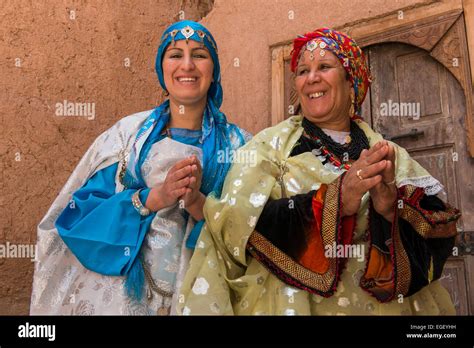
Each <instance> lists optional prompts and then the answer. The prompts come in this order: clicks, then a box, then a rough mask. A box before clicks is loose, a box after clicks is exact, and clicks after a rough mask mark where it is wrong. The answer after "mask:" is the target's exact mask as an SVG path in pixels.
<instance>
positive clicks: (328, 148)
mask: <svg viewBox="0 0 474 348" xmlns="http://www.w3.org/2000/svg"><path fill="white" fill-rule="evenodd" d="M302 126H303V129H304V131H305V134H306V135H307V136H309V138H310V139H311V140H313V141H314V142H315V143H316V145H317V146H318V148H317V149H316V154H317V155H319V156H323V157H325V158H326V160H327V161H329V162H330V163H332V164H333V165H334V166H335V167H337V168H338V169H345V170H349V169H350V167H351V164H349V163H344V162H348V160H351V161H355V160H357V159H359V156H360V153H361V152H362V150H363V149H369V140H368V139H367V136H366V135H365V133H364V132H363V131H362V129H360V128H359V126H358V125H357V124H356V123H355V122H354V121H352V120H351V123H350V140H349V143H346V144H344V145H341V144H338V143H336V142H335V141H334V140H332V138H331V137H330V136H329V135H327V134H326V133H324V131H323V130H322V129H321V128H319V127H318V126H316V125H315V124H313V123H312V122H310V121H309V120H308V119H306V118H303V122H302ZM341 158H343V159H344V158H347V160H345V161H344V162H343V161H341Z"/></svg>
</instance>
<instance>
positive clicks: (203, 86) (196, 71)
mask: <svg viewBox="0 0 474 348" xmlns="http://www.w3.org/2000/svg"><path fill="white" fill-rule="evenodd" d="M162 67H163V78H164V81H165V85H166V90H167V91H168V93H169V95H170V99H172V100H173V101H174V102H175V103H176V104H179V105H190V104H194V103H198V102H202V100H203V99H205V98H206V97H207V92H208V90H209V87H210V85H211V83H212V75H213V70H214V63H213V61H212V57H211V54H210V53H209V51H208V50H207V48H205V47H201V44H200V43H198V42H196V41H194V40H189V41H188V43H186V41H185V40H179V41H176V44H175V45H172V44H171V45H169V46H168V48H167V49H166V52H165V54H164V56H163V61H162Z"/></svg>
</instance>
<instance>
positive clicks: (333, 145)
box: [178, 28, 460, 315]
mask: <svg viewBox="0 0 474 348" xmlns="http://www.w3.org/2000/svg"><path fill="white" fill-rule="evenodd" d="M292 54H293V56H292V62H291V68H292V71H293V72H295V77H294V79H295V86H296V91H297V93H298V97H299V101H300V105H301V116H295V117H291V118H289V119H288V120H286V121H284V122H282V123H280V124H278V125H277V126H275V127H272V128H269V129H266V130H264V131H262V132H260V133H259V134H258V135H257V136H255V137H254V139H253V140H252V141H251V142H249V143H248V144H246V145H245V146H244V147H242V148H241V149H240V150H239V152H244V151H255V152H256V153H257V156H256V158H257V160H256V163H253V164H252V165H250V164H249V163H247V164H245V163H244V164H235V165H234V166H233V167H232V168H231V170H230V172H229V174H228V176H227V178H226V181H225V184H224V189H223V192H222V196H221V199H219V200H218V199H216V198H210V199H208V200H207V202H206V205H205V209H204V215H205V219H206V224H205V226H204V228H203V231H202V233H201V236H200V239H199V240H198V244H197V249H196V251H195V253H194V255H193V257H192V259H191V263H190V268H189V271H188V273H187V275H186V277H185V280H184V283H183V286H182V288H181V293H182V294H181V301H180V304H179V308H178V312H179V313H182V314H213V313H215V314H289V315H291V314H314V315H344V314H368V315H371V314H373V315H382V314H406V315H419V314H454V313H455V312H454V307H453V305H452V303H451V301H450V298H449V294H448V293H447V291H446V290H445V289H444V288H443V287H442V286H441V285H440V283H439V282H438V281H437V279H438V278H439V277H440V275H441V272H442V270H443V265H444V263H445V261H446V259H447V257H448V256H449V255H450V252H451V250H452V247H453V243H454V238H455V235H456V233H457V231H456V220H457V219H458V218H459V216H460V214H459V212H458V211H457V210H456V209H454V208H452V207H450V206H449V205H448V204H446V203H444V202H442V201H441V200H440V199H439V198H437V197H436V194H437V193H439V192H440V191H441V190H442V186H441V184H440V183H439V182H438V181H437V180H436V179H435V178H433V177H432V176H430V174H429V173H428V172H427V171H426V170H425V169H423V168H422V167H421V166H420V165H419V164H418V163H417V162H415V161H414V160H413V159H411V158H410V156H409V155H408V153H407V151H405V150H404V149H403V148H401V147H399V146H397V145H396V144H394V143H391V142H389V141H385V140H383V139H382V136H381V135H380V134H377V133H375V132H374V131H373V130H372V129H371V128H370V127H369V126H368V125H367V124H366V123H365V122H363V121H362V120H361V119H360V115H361V105H362V102H363V100H364V98H365V95H366V93H367V89H368V87H369V84H370V76H369V71H368V67H367V64H366V61H365V57H364V55H363V53H362V51H361V49H360V48H359V47H358V46H357V45H356V43H355V42H354V41H353V40H352V39H351V38H349V37H347V36H346V35H344V34H343V33H340V32H337V31H334V30H331V29H327V28H322V29H318V30H316V31H314V32H311V33H308V34H306V35H304V36H300V37H298V38H297V39H296V40H295V41H294V49H293V53H292Z"/></svg>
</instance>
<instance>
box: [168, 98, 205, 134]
mask: <svg viewBox="0 0 474 348" xmlns="http://www.w3.org/2000/svg"><path fill="white" fill-rule="evenodd" d="M206 102H207V100H206V98H203V100H202V101H199V102H197V103H194V104H191V105H183V104H179V103H177V102H176V101H174V100H172V99H171V98H170V112H171V115H170V121H169V128H185V129H192V130H199V129H201V128H202V116H203V114H204V108H205V107H206Z"/></svg>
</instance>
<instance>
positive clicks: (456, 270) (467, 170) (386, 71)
mask: <svg viewBox="0 0 474 348" xmlns="http://www.w3.org/2000/svg"><path fill="white" fill-rule="evenodd" d="M365 52H366V54H367V57H368V59H369V64H370V68H371V71H372V74H373V76H374V77H375V79H374V82H373V84H372V87H371V89H370V94H369V95H368V97H367V100H366V101H365V102H364V106H363V109H364V118H365V120H367V121H369V122H370V123H371V125H372V128H374V129H375V130H376V131H377V132H379V133H382V134H383V135H384V137H385V138H386V139H390V140H392V141H394V142H396V143H397V144H399V145H400V146H403V147H404V148H405V149H407V150H408V152H409V153H410V154H411V155H412V156H413V158H414V159H416V160H417V161H418V162H419V163H420V164H421V165H422V166H423V167H424V168H426V169H427V170H428V171H429V172H430V173H431V175H433V176H434V177H436V178H437V179H438V180H439V181H440V182H441V183H442V184H443V185H444V187H445V191H446V195H440V198H442V199H443V200H445V201H448V202H449V203H451V204H452V205H454V206H456V207H458V208H459V209H460V210H461V212H462V214H463V216H462V219H461V220H460V221H459V223H458V230H459V231H460V235H459V237H458V239H457V242H456V247H457V250H456V251H457V253H458V254H457V256H453V257H451V258H450V259H449V260H448V262H447V264H446V266H445V270H444V273H443V276H442V280H441V281H442V283H443V285H444V286H445V287H446V288H447V289H448V291H449V292H450V295H451V297H452V300H453V302H454V304H455V306H456V311H457V313H458V314H469V313H470V314H473V313H474V309H473V306H474V288H473V284H472V282H473V277H474V273H472V272H473V268H474V263H473V262H474V256H472V255H471V254H472V252H473V250H472V241H473V235H474V232H473V231H474V160H473V159H472V158H470V157H469V155H468V153H467V146H466V138H465V124H464V121H465V116H466V104H465V97H464V93H463V90H462V88H461V86H460V84H459V83H458V81H457V80H456V79H455V78H454V76H453V75H452V74H451V73H450V72H449V71H448V70H447V69H446V68H445V67H444V66H443V65H441V64H440V63H438V62H437V61H436V60H435V59H433V58H432V57H431V56H430V55H429V53H428V52H426V51H424V50H422V49H419V48H417V47H414V46H410V45H406V44H398V43H386V44H380V45H374V46H369V47H368V48H366V49H365ZM397 107H398V110H397Z"/></svg>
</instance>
